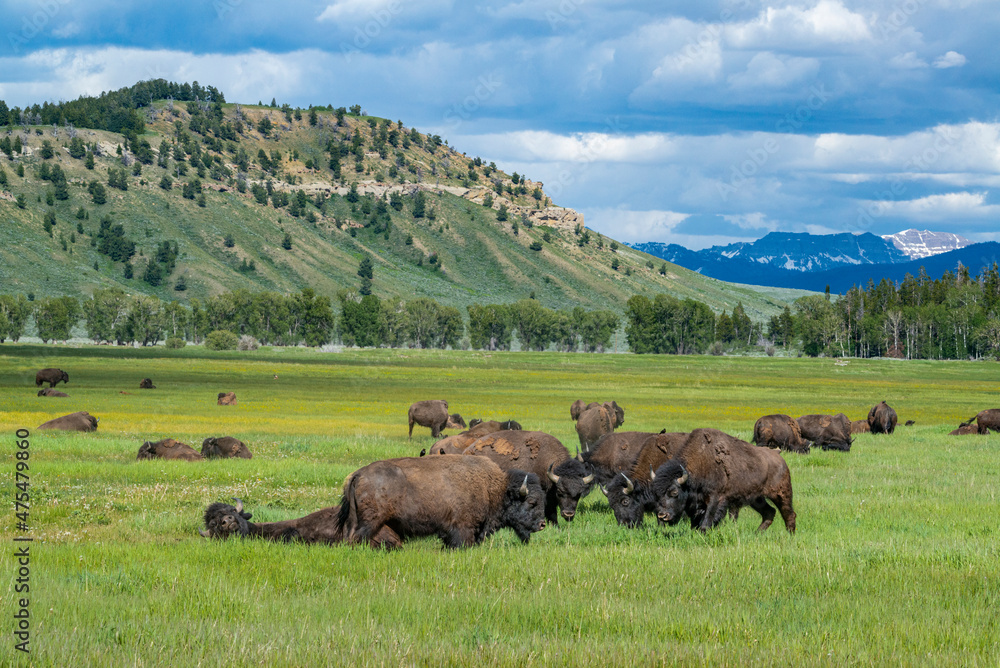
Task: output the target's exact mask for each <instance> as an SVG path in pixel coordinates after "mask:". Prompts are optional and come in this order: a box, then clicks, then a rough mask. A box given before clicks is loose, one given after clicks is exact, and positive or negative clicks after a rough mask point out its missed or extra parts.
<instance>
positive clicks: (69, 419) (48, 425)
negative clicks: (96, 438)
mask: <svg viewBox="0 0 1000 668" xmlns="http://www.w3.org/2000/svg"><path fill="white" fill-rule="evenodd" d="M99 421H100V418H96V417H94V416H93V415H91V414H90V413H88V412H87V411H78V412H76V413H70V414H69V415H63V416H62V417H57V418H54V419H52V420H49V421H48V422H45V423H43V424H40V425H38V428H39V429H60V430H63V431H97V423H98V422H99Z"/></svg>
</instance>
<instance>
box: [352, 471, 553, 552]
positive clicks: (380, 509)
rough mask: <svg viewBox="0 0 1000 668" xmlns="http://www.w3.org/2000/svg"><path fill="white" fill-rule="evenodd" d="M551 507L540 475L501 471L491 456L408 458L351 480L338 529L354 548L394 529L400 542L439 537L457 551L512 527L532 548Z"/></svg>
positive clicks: (360, 473)
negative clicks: (532, 542)
mask: <svg viewBox="0 0 1000 668" xmlns="http://www.w3.org/2000/svg"><path fill="white" fill-rule="evenodd" d="M544 507H545V500H544V496H543V493H542V487H541V485H540V484H539V481H538V476H536V475H534V474H533V473H526V472H524V471H519V470H512V471H502V470H501V469H500V467H499V466H497V465H496V464H494V463H493V462H492V461H490V460H489V459H488V458H486V457H466V456H464V455H441V456H439V457H403V458H399V459H388V460H385V461H379V462H374V463H372V464H369V465H368V466H365V467H364V468H362V469H359V470H357V471H355V472H354V473H353V474H351V476H350V477H349V478H348V480H347V482H346V484H345V485H344V498H343V500H342V501H341V505H340V513H339V515H338V516H337V524H336V530H338V531H341V532H342V533H343V536H344V538H345V540H346V541H347V542H349V543H368V542H370V541H371V540H372V538H373V537H374V536H378V534H379V532H380V531H381V530H382V528H383V527H389V528H390V529H392V530H393V531H394V532H395V533H396V535H398V536H399V537H400V539H401V540H406V539H407V538H411V537H416V536H438V537H439V538H441V540H442V542H443V543H444V544H445V545H446V546H447V547H452V548H456V547H463V546H467V545H476V544H479V543H481V542H482V541H483V540H484V539H485V538H487V537H488V536H490V535H491V534H493V533H495V532H496V531H497V530H499V529H501V528H504V527H506V528H509V529H512V530H513V531H514V533H516V534H517V537H518V538H520V539H521V541H522V542H524V543H527V542H528V540H529V539H530V538H531V534H532V533H533V532H535V531H541V530H542V529H544V528H545V519H544V516H543V513H544Z"/></svg>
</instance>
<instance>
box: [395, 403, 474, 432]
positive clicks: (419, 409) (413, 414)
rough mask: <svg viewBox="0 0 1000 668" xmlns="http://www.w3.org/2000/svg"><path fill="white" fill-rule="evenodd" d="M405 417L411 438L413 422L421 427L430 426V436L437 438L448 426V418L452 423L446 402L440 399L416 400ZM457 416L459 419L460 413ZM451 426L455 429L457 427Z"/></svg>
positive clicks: (463, 423)
mask: <svg viewBox="0 0 1000 668" xmlns="http://www.w3.org/2000/svg"><path fill="white" fill-rule="evenodd" d="M456 415H457V414H456ZM407 417H408V418H409V423H410V438H413V425H414V424H419V425H420V426H421V427H430V430H431V436H433V437H434V438H438V437H439V436H440V435H441V432H442V431H443V430H444V429H447V428H448V427H449V424H448V422H449V420H451V421H452V423H454V417H452V416H451V415H448V402H447V401H443V400H441V399H430V400H427V401H418V402H417V403H415V404H413V405H411V406H410V410H409V411H408V412H407ZM458 418H459V419H460V420H461V416H460V415H459V416H458ZM462 426H463V427H464V426H465V422H464V421H463V422H462ZM451 428H452V429H457V427H451Z"/></svg>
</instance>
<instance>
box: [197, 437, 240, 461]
mask: <svg viewBox="0 0 1000 668" xmlns="http://www.w3.org/2000/svg"><path fill="white" fill-rule="evenodd" d="M201 456H202V457H204V458H205V459H215V458H216V457H220V458H223V459H226V458H229V457H238V458H240V459H253V453H252V452H250V448H248V447H247V444H246V443H244V442H243V441H241V440H239V439H237V438H233V437H232V436H218V437H216V436H212V437H209V438H206V439H205V440H204V441H202V442H201Z"/></svg>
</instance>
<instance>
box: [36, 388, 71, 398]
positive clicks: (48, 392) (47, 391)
mask: <svg viewBox="0 0 1000 668" xmlns="http://www.w3.org/2000/svg"><path fill="white" fill-rule="evenodd" d="M38 396H40V397H68V396H69V395H68V394H66V393H65V392H60V391H59V390H54V389H52V388H51V387H46V388H44V389H41V390H38Z"/></svg>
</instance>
